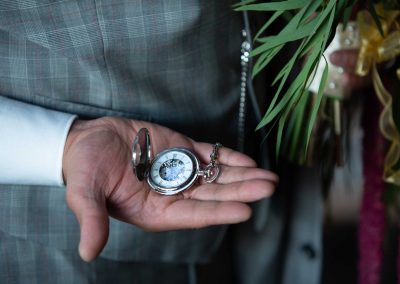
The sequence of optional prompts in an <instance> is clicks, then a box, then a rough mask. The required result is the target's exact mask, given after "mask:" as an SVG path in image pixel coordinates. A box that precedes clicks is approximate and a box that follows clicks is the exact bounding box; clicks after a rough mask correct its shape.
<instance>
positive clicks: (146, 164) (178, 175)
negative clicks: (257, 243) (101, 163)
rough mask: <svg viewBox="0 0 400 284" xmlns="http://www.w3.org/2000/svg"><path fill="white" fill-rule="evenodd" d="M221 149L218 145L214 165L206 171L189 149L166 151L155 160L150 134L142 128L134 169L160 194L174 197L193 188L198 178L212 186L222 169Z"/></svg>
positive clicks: (135, 149)
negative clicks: (152, 156) (219, 156)
mask: <svg viewBox="0 0 400 284" xmlns="http://www.w3.org/2000/svg"><path fill="white" fill-rule="evenodd" d="M220 147H222V145H221V144H219V143H216V144H215V145H214V148H213V151H212V153H211V155H210V158H211V161H210V163H209V164H208V165H207V166H206V167H205V168H204V169H203V168H201V165H200V162H199V159H198V158H197V157H196V155H195V154H194V153H193V152H192V151H190V150H189V149H186V148H169V149H166V150H164V151H162V152H160V153H158V154H157V155H156V156H155V158H154V159H153V160H151V155H152V153H151V143H150V134H149V130H148V129H147V128H142V129H140V130H139V132H138V134H137V135H136V137H135V140H134V142H133V146H132V166H133V169H134V172H135V174H136V177H137V178H138V180H139V181H143V180H146V181H147V183H148V184H149V186H150V187H151V189H153V190H154V191H156V192H158V193H160V194H163V195H173V194H177V193H179V192H182V191H184V190H186V189H188V188H190V187H191V186H192V185H193V184H194V183H195V182H196V181H197V179H198V177H203V178H204V180H205V181H206V182H208V183H212V182H213V181H215V180H216V179H217V178H218V176H219V173H220V167H219V165H218V163H217V162H216V160H217V158H218V149H219V148H220Z"/></svg>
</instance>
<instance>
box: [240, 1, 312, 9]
mask: <svg viewBox="0 0 400 284" xmlns="http://www.w3.org/2000/svg"><path fill="white" fill-rule="evenodd" d="M302 7H304V1H302V0H288V1H280V2H270V3H260V4H246V5H243V6H240V7H238V8H235V10H236V11H286V10H295V9H300V8H302Z"/></svg>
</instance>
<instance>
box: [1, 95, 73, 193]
mask: <svg viewBox="0 0 400 284" xmlns="http://www.w3.org/2000/svg"><path fill="white" fill-rule="evenodd" d="M76 117H77V116H76V115H72V114H67V113H62V112H57V111H52V110H48V109H45V108H42V107H38V106H34V105H30V104H25V103H21V102H18V101H14V100H11V99H8V98H5V97H2V96H0V183H1V184H30V185H49V186H50V185H57V186H62V185H64V181H63V175H62V159H63V153H64V145H65V141H66V139H67V135H68V132H69V129H70V127H71V125H72V123H73V121H74V120H75V119H76Z"/></svg>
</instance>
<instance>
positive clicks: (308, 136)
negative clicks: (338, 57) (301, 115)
mask: <svg viewBox="0 0 400 284" xmlns="http://www.w3.org/2000/svg"><path fill="white" fill-rule="evenodd" d="M324 59H325V58H324ZM325 62H326V59H325ZM328 74H329V67H328V63H327V62H326V65H325V68H324V72H323V73H322V78H321V84H320V85H319V88H318V93H317V95H316V98H315V103H314V106H313V108H312V110H311V115H310V120H309V123H308V127H307V134H306V143H305V146H306V149H305V153H307V151H308V145H309V143H310V139H311V134H312V130H313V128H314V125H315V121H316V120H317V114H318V111H319V108H320V106H321V102H322V98H323V95H324V90H325V85H326V81H327V79H328Z"/></svg>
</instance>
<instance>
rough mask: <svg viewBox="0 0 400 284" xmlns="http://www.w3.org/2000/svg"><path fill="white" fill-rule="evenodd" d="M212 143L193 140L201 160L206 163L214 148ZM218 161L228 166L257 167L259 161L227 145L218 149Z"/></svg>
mask: <svg viewBox="0 0 400 284" xmlns="http://www.w3.org/2000/svg"><path fill="white" fill-rule="evenodd" d="M213 146H214V145H212V144H209V143H199V142H193V148H194V150H195V152H196V153H197V154H198V155H199V157H200V160H201V161H203V162H204V163H208V162H209V161H210V154H211V152H212V150H213ZM218 163H220V164H223V165H227V166H238V167H257V163H256V162H255V161H254V160H253V159H252V158H250V157H249V156H247V155H245V154H243V153H240V152H238V151H235V150H232V149H230V148H227V147H221V148H219V150H218Z"/></svg>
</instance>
